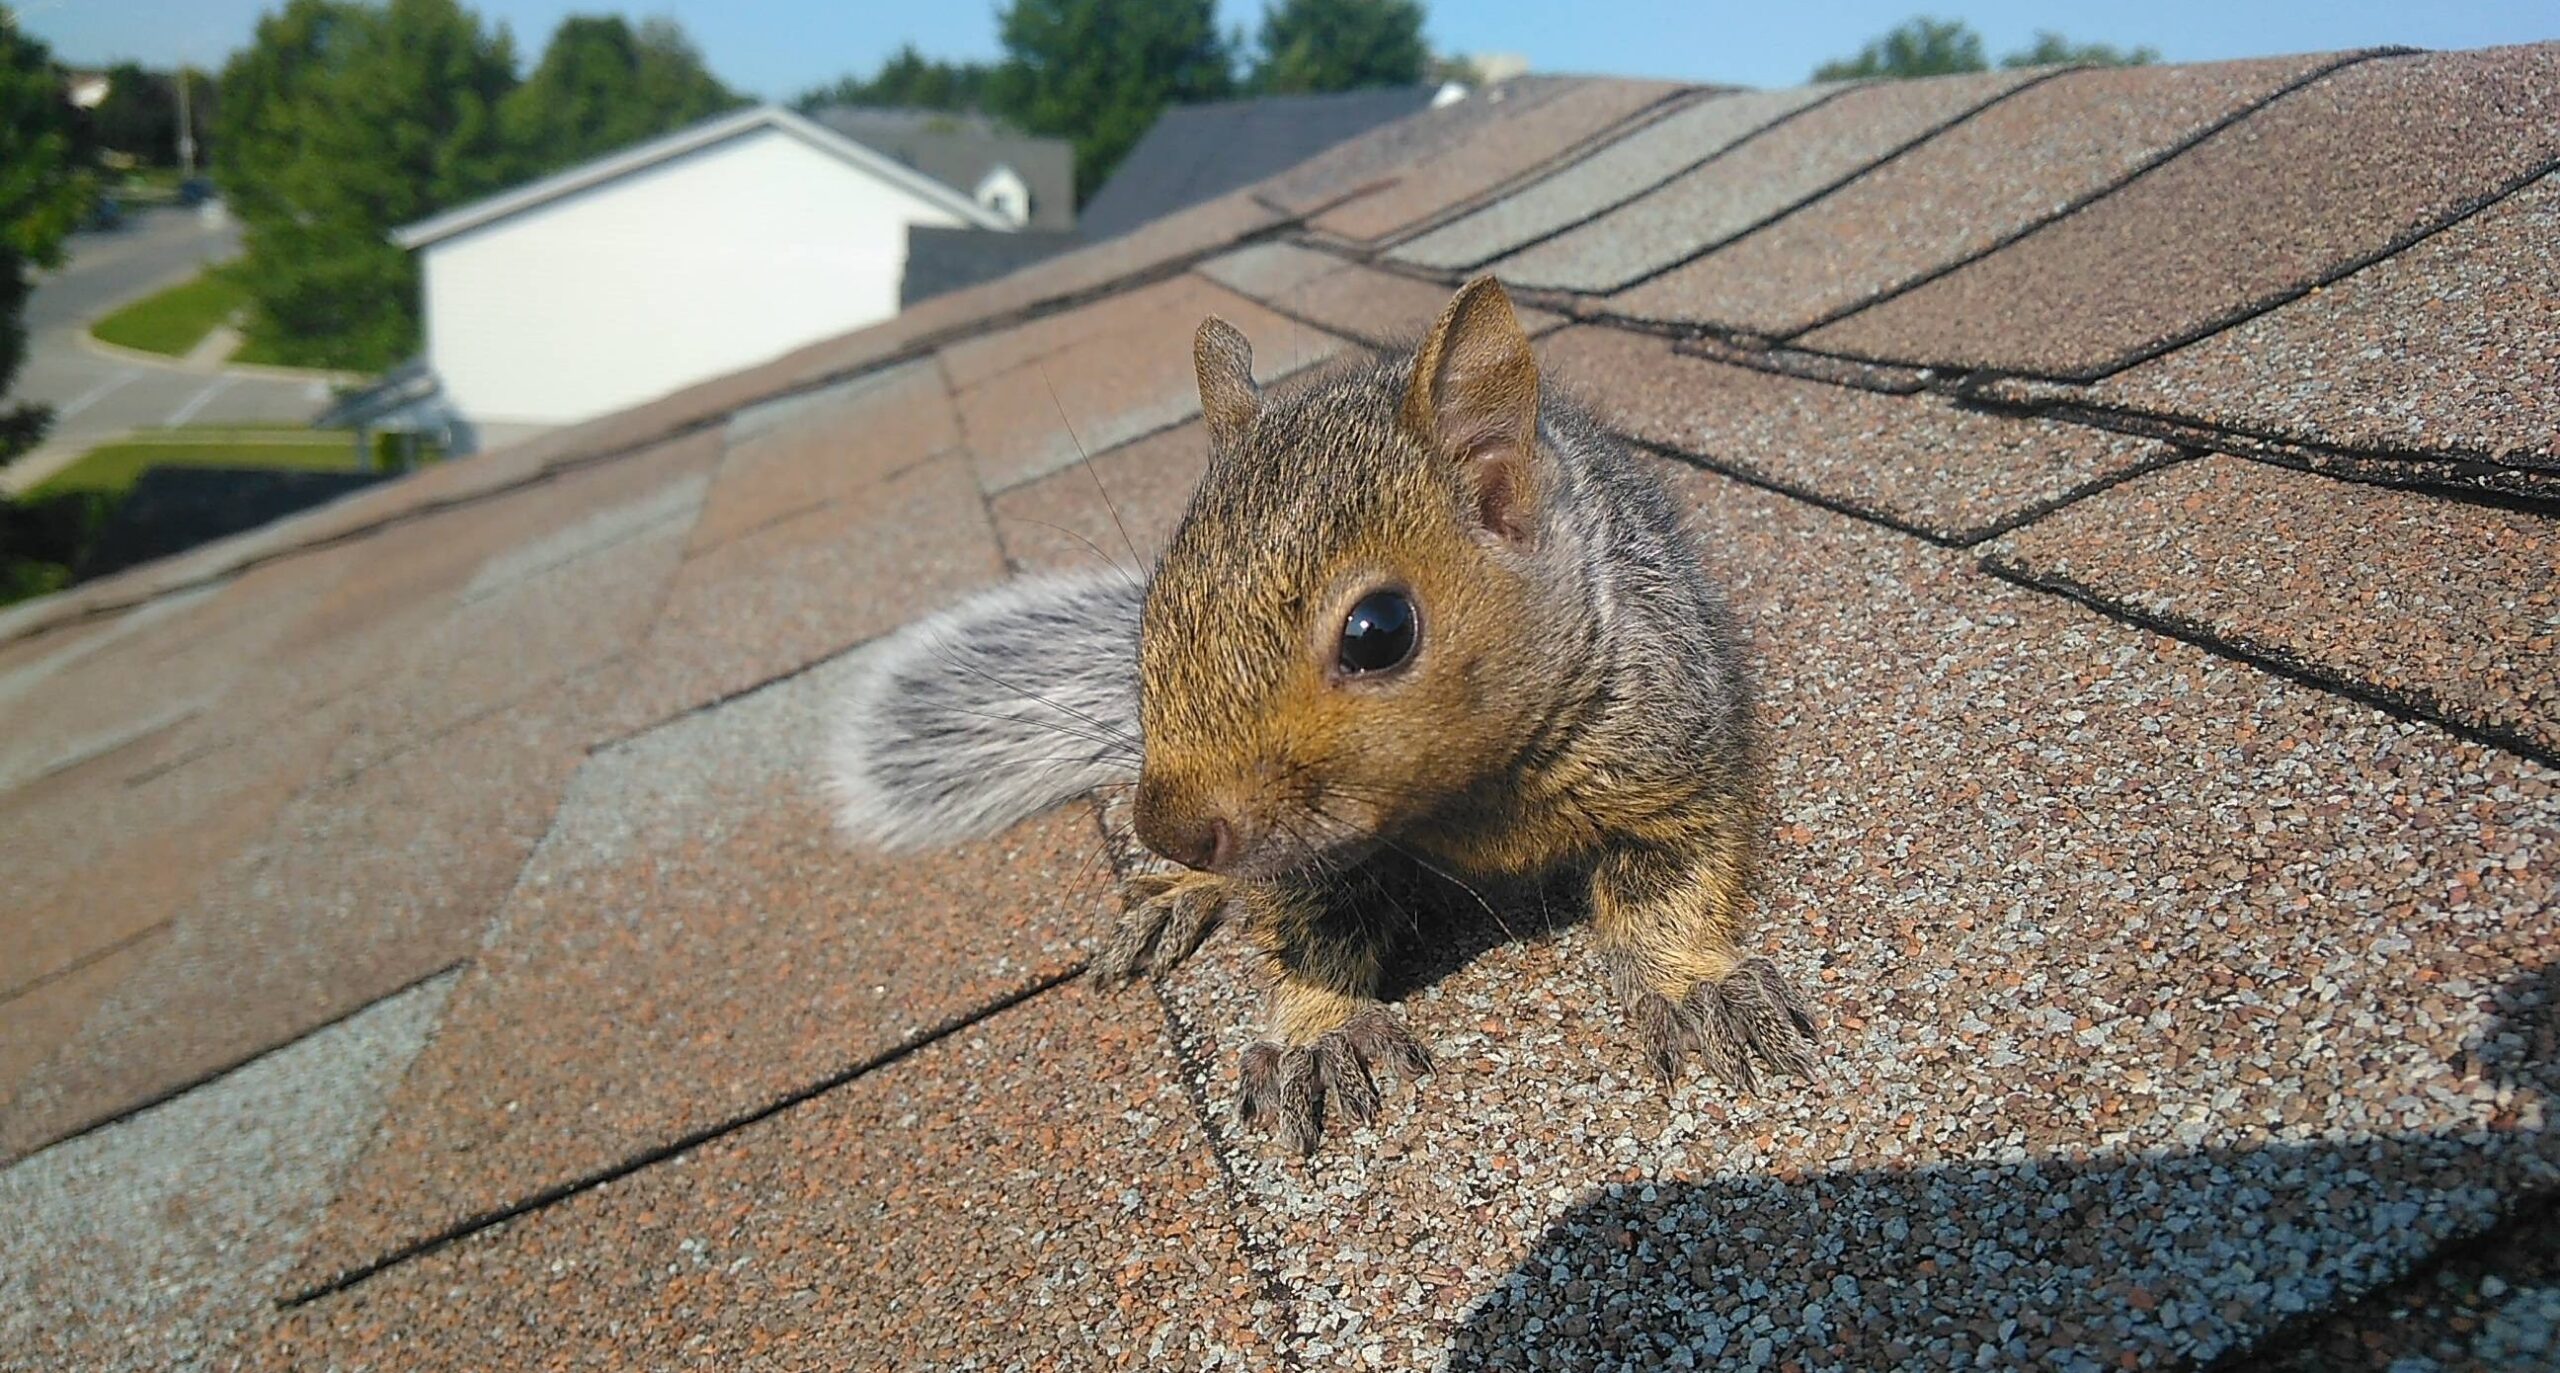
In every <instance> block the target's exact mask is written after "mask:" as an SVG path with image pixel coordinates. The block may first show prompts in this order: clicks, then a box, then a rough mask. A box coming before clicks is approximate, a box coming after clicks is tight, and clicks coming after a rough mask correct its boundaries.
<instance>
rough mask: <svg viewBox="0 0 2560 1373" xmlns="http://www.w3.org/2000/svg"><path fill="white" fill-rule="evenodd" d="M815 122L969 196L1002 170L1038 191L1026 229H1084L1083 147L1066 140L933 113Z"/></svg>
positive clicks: (861, 114)
mask: <svg viewBox="0 0 2560 1373" xmlns="http://www.w3.org/2000/svg"><path fill="white" fill-rule="evenodd" d="M809 118H811V119H813V120H815V121H817V122H818V123H820V124H823V125H825V126H826V127H827V128H830V129H833V130H834V131H836V132H837V133H840V134H842V135H844V136H845V137H847V138H850V139H852V140H853V141H854V142H856V143H860V144H862V145H863V146H864V147H867V148H870V149H872V150H873V151H875V152H879V153H883V154H886V155H887V156H889V157H891V158H893V159H895V160H896V161H897V162H899V163H900V164H901V165H904V166H907V167H910V168H913V169H914V170H916V171H919V172H922V173H924V174H925V175H926V176H929V177H932V178H933V179H934V180H936V181H939V182H941V183H943V184H944V185H946V186H951V187H954V188H956V189H957V190H958V191H959V192H960V193H961V194H962V195H975V194H976V193H977V188H978V182H979V181H980V180H981V179H982V178H984V177H985V176H986V174H987V173H989V172H991V171H993V170H995V169H996V168H997V167H999V166H1006V167H1011V168H1013V171H1014V174H1015V175H1016V176H1019V177H1021V178H1022V181H1023V184H1024V185H1026V186H1028V187H1030V188H1031V222H1030V223H1028V224H1025V225H1024V226H1023V227H1024V228H1026V229H1072V228H1074V227H1075V223H1076V155H1075V146H1074V145H1073V144H1071V143H1068V142H1067V141H1066V140H1065V139H1062V138H1033V137H1030V136H1028V135H1025V134H1017V133H1009V132H1005V131H1002V130H1001V128H1000V127H999V126H997V125H995V124H993V123H992V122H990V121H989V120H987V119H986V118H984V117H983V116H973V115H956V114H943V113H940V112H938V111H929V110H874V109H865V108H861V107H857V106H852V105H833V106H829V107H827V108H825V109H820V110H812V111H810V112H809Z"/></svg>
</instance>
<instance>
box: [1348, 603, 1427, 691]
mask: <svg viewBox="0 0 2560 1373" xmlns="http://www.w3.org/2000/svg"><path fill="white" fill-rule="evenodd" d="M1413 631H1414V616H1413V601H1412V599H1411V598H1409V597H1407V596H1406V595H1405V594H1404V593H1403V592H1401V591H1372V592H1370V593H1369V594H1368V595H1366V596H1363V597H1361V598H1360V603H1359V604H1358V605H1355V606H1353V607H1351V613H1350V614H1349V615H1348V616H1346V617H1344V619H1343V621H1342V670H1343V672H1345V673H1346V674H1349V675H1352V676H1358V675H1360V674H1361V673H1364V672H1384V671H1386V670H1387V669H1388V668H1391V667H1395V666H1397V665H1398V664H1401V663H1402V662H1404V660H1405V659H1407V658H1410V657H1412V656H1413V638H1414V634H1413Z"/></svg>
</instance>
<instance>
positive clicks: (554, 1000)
mask: <svg viewBox="0 0 2560 1373" xmlns="http://www.w3.org/2000/svg"><path fill="white" fill-rule="evenodd" d="M860 668H861V664H860V660H859V655H856V656H855V657H851V658H847V659H844V660H839V661H837V662H835V663H831V664H828V665H827V666H824V667H822V668H819V669H818V670H816V671H813V672H810V673H807V674H804V675H802V676H800V677H797V678H794V679H792V680H791V681H788V682H785V683H782V684H780V685H777V686H775V687H772V688H770V689H767V690H765V691H761V692H757V693H754V694H751V695H748V696H745V697H741V698H739V699H738V700H735V701H732V702H729V703H727V704H724V705H722V706H720V707H718V708H716V709H714V710H710V711H706V712H703V713H701V714H698V715H693V716H688V717H686V718H684V719H681V720H678V721H675V722H672V723H670V724H669V725H667V726H665V727H664V728H661V729H658V730H654V731H651V732H650V733H648V734H645V735H642V736H640V737H639V738H636V739H634V740H631V741H629V742H627V743H625V744H622V745H619V746H617V747H615V748H613V749H612V750H610V751H607V752H604V753H600V754H598V755H597V756H596V758H595V759H594V761H593V762H592V763H590V764H589V765H588V767H587V768H586V769H585V770H584V771H583V772H582V773H581V774H580V775H579V777H578V780H577V782H576V784H575V785H574V787H573V788H572V789H571V791H570V794H569V796H568V798H567V799H566V800H565V801H564V803H563V804H562V806H561V811H560V817H559V822H558V824H557V825H556V826H555V827H554V828H553V830H552V833H551V835H550V837H549V838H548V839H547V840H546V841H545V842H544V844H543V846H542V849H541V851H540V852H539V853H538V854H536V855H535V856H534V858H533V860H532V861H531V862H530V863H529V864H528V865H527V866H526V869H525V873H524V880H523V881H522V883H521V884H519V885H518V887H517V889H516V891H515V893H514V895H513V896H512V897H511V898H510V899H509V901H508V902H507V904H506V907H505V909H504V910H503V912H502V913H501V914H500V915H499V917H498V920H497V922H496V924H495V925H494V926H493V927H492V928H491V931H490V934H489V937H488V940H487V943H486V945H485V946H484V947H483V948H482V949H481V950H480V953H479V955H478V957H477V958H476V959H475V960H474V966H473V969H472V971H471V973H470V975H469V976H468V977H467V978H466V979H465V982H464V984H463V986H462V987H461V989H460V990H459V991H458V992H457V993H456V995H455V998H454V1003H453V1007H452V1009H451V1011H450V1012H449V1013H448V1015H447V1016H446V1020H445V1026H444V1028H443V1030H442V1031H441V1032H440V1033H439V1034H438V1036H437V1041H436V1044H435V1047H434V1048H433V1050H432V1051H430V1052H429V1054H428V1055H427V1056H426V1057H425V1058H424V1059H423V1060H422V1061H421V1062H420V1064H419V1066H418V1067H417V1068H416V1069H415V1070H414V1071H413V1072H412V1073H411V1074H410V1077H409V1080H408V1081H407V1082H406V1083H404V1084H403V1085H402V1087H401V1090H400V1092H399V1094H398V1095H397V1096H396V1098H395V1099H394V1101H393V1103H392V1106H391V1110H390V1117H389V1123H388V1124H387V1125H386V1126H385V1128H384V1132H383V1135H382V1139H381V1142H380V1143H379V1145H378V1146H377V1147H376V1148H375V1149H374V1150H373V1151H372V1152H371V1153H370V1154H369V1155H368V1156H367V1158H366V1160H365V1163H364V1166H363V1168H362V1169H361V1170H360V1175H359V1177H358V1179H357V1181H356V1182H355V1183H354V1185H353V1186H351V1187H350V1189H349V1192H348V1198H347V1200H346V1201H345V1202H344V1203H342V1204H341V1205H340V1206H339V1207H337V1208H336V1209H335V1210H334V1211H333V1212H332V1214H331V1219H330V1222H329V1224H328V1225H327V1226H326V1227H325V1231H324V1233H323V1234H322V1235H321V1236H320V1237H318V1238H316V1239H315V1240H314V1241H313V1245H312V1247H311V1249H310V1251H309V1253H310V1257H309V1258H308V1260H307V1262H306V1263H305V1265H304V1273H303V1278H304V1279H305V1280H307V1283H308V1284H317V1283H319V1282H324V1281H326V1280H328V1279H329V1278H331V1277H333V1276H335V1275H336V1273H338V1272H339V1271H341V1270H344V1269H349V1268H353V1267H356V1266H358V1265H361V1264H363V1263H365V1262H367V1261H369V1260H373V1259H376V1258H379V1257H382V1256H383V1255H385V1254H387V1253H389V1252H391V1251H393V1250H394V1249H397V1248H398V1247H400V1246H401V1245H403V1244H406V1243H410V1242H414V1241H418V1240H423V1239H426V1238H429V1237H431V1236H433V1235H435V1234H437V1233H439V1232H441V1231H442V1230H444V1229H445V1228H447V1227H449V1226H451V1225H453V1224H456V1223H458V1222H461V1221H464V1220H467V1219H469V1218H470V1217H473V1216H476V1215H481V1214H485V1213H488V1212H491V1211H495V1210H498V1209H501V1208H503V1207H505V1206H507V1205H509V1204H511V1203H513V1202H516V1201H519V1200H522V1199H523V1198H525V1197H527V1196H530V1195H533V1194H535V1193H538V1192H541V1191H543V1190H545V1189H547V1188H550V1187H553V1186H556V1185H559V1184H563V1183H566V1182H570V1181H574V1180H576V1179H578V1178H580V1177H583V1176H588V1175H591V1174H594V1173H597V1172H600V1171H603V1170H605V1169H607V1168H610V1167H612V1166H613V1165H615V1164H617V1163H620V1162H621V1161H622V1160H624V1159H626V1158H630V1157H632V1156H635V1155H638V1154H641V1153H644V1152H646V1151H647V1150H649V1149H651V1148H654V1147H657V1146H661V1145H665V1144H668V1143H671V1142H673V1141H675V1140H678V1139H680V1138H683V1137H685V1136H687V1135H689V1134H691V1133H694V1132H697V1131H699V1130H701V1129H704V1128H706V1127H708V1126H712V1125H716V1124H718V1123H720V1122H722V1121H725V1120H729V1119H733V1118H736V1117H739V1116H743V1115H745V1114H747V1113H750V1112H752V1111H755V1110H758V1109H761V1108H763V1107H766V1106H769V1105H771V1104H773V1103H774V1102H776V1101H779V1100H781V1099H782V1098H784V1097H786V1096H788V1095H790V1094H791V1093H793V1092H795V1091H799V1090H802V1089H806V1088H808V1087H811V1086H813V1085H815V1084H817V1083H819V1082H822V1081H824V1080H826V1079H828V1078H829V1077H830V1076H833V1075H836V1074H840V1073H843V1072H846V1071H848V1070H850V1069H852V1068H854V1067H855V1066H857V1065H859V1064H861V1063H863V1062H865V1061H866V1060H869V1059H872V1058H875V1057H877V1056H879V1055H881V1054H883V1053H885V1052H887V1051H889V1050H891V1049H893V1048H895V1047H897V1046H898V1045H900V1044H902V1043H906V1042H908V1041H909V1040H911V1039H913V1038H914V1037H915V1036H916V1035H918V1034H920V1033H923V1032H925V1031H929V1030H931V1029H933V1028H934V1027H935V1026H937V1025H940V1024H942V1023H943V1022H945V1021H947V1020H951V1019H953V1018H955V1017H959V1016H961V1015H963V1014H964V1013H966V1012H968V1011H970V1010H972V1009H974V1008H976V1007H979V1006H983V1005H985V1004H987V1003H989V1002H990V1001H993V1000H995V999H998V998H1001V997H1004V996H1006V995H1009V994H1012V993H1016V992H1019V991H1020V990H1022V989H1023V988H1025V987H1027V986H1030V985H1033V984H1036V983H1039V982H1041V981H1043V980H1046V979H1050V978H1054V977H1056V976H1058V975H1060V974H1061V973H1063V972H1065V971H1067V970H1069V969H1071V968H1072V967H1073V965H1074V963H1075V961H1076V959H1077V958H1078V957H1079V952H1080V950H1079V942H1078V941H1079V940H1080V938H1081V937H1082V936H1083V934H1084V933H1085V930H1086V928H1087V926H1088V925H1089V924H1090V923H1091V922H1092V921H1094V920H1095V919H1096V918H1097V917H1098V913H1099V911H1100V910H1101V909H1102V907H1101V902H1102V900H1103V897H1104V888H1103V880H1102V879H1103V878H1104V877H1105V876H1106V875H1107V874H1106V871H1105V870H1104V869H1103V868H1102V867H1101V866H1100V864H1099V859H1098V853H1099V849H1098V842H1099V841H1098V832H1097V831H1096V829H1095V827H1094V822H1093V818H1092V815H1091V813H1090V812H1089V811H1084V810H1081V809H1073V808H1071V809H1068V810H1065V811H1062V812H1060V813H1058V814H1057V815H1056V816H1054V817H1051V818H1049V819H1046V820H1043V821H1039V822H1035V823H1033V824H1030V825H1027V826H1024V827H1022V828H1019V829H1017V830H1015V831H1013V832H1011V833H1009V834H1007V835H1004V836H1001V837H999V838H997V839H995V840H992V841H989V842H986V843H982V844H974V845H969V846H965V847H961V848H958V849H954V850H951V851H949V852H947V853H935V854H932V855H928V856H926V857H923V858H920V859H881V858H879V857H877V856H873V855H867V854H864V853H862V852H859V851H857V850H855V849H854V848H853V847H852V846H850V845H848V844H847V843H845V842H844V841H843V840H841V839H840V838H838V837H837V835H836V834H835V832H834V830H833V827H832V824H831V822H830V819H829V812H828V808H827V804H826V801H825V798H824V797H823V796H822V795H821V794H820V792H819V781H820V777H821V774H820V771H819V767H818V763H819V752H818V750H819V746H820V742H821V740H822V738H823V736H824V731H825V728H826V722H827V719H828V712H829V710H830V708H831V706H832V705H833V703H834V701H835V699H836V698H837V696H838V695H839V694H840V693H841V692H842V691H843V690H844V688H845V684H846V682H847V681H848V680H849V679H850V678H851V677H852V676H853V675H855V674H857V673H858V672H859V671H860Z"/></svg>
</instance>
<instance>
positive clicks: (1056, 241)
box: [898, 224, 1084, 310]
mask: <svg viewBox="0 0 2560 1373" xmlns="http://www.w3.org/2000/svg"><path fill="white" fill-rule="evenodd" d="M1082 242H1084V235H1082V234H1079V233H1077V232H1075V231H1074V230H1072V229H1061V230H1055V231H1051V230H1045V229H1019V230H1016V231H1014V232H1013V233H1009V234H991V233H988V232H986V231H985V230H983V229H954V228H948V227H945V226H943V225H939V224H910V225H908V226H907V267H906V272H905V274H904V275H902V276H901V277H900V278H899V280H898V308H900V309H902V310H903V309H905V308H906V307H908V306H910V305H913V304H915V303H916V302H917V301H920V300H927V299H930V298H932V297H934V296H938V295H941V294H942V293H944V292H946V291H957V290H959V289H960V288H961V287H963V286H975V285H977V284H978V283H979V282H982V281H993V280H995V279H996V278H997V277H1000V276H1003V275H1004V274H1006V273H1007V272H1016V271H1020V270H1021V269H1023V268H1025V267H1028V266H1030V265H1031V264H1032V263H1035V262H1038V261H1040V260H1041V259H1043V258H1049V257H1055V256H1056V255H1058V254H1059V253H1063V252H1065V251H1067V250H1068V249H1070V248H1073V247H1075V246H1076V245H1078V244H1080V243H1082Z"/></svg>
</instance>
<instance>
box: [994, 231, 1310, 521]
mask: <svg viewBox="0 0 2560 1373" xmlns="http://www.w3.org/2000/svg"><path fill="white" fill-rule="evenodd" d="M1208 314H1216V315H1218V316H1220V317H1222V318H1224V319H1225V320H1226V321H1227V322H1228V323H1230V324H1233V325H1235V326H1236V327H1237V328H1238V329H1241V330H1243V331H1244V335H1245V337H1246V338H1247V339H1248V340H1250V341H1251V342H1252V344H1253V361H1254V368H1253V370H1254V375H1255V376H1256V377H1257V378H1259V379H1260V380H1262V381H1263V382H1265V383H1268V382H1271V381H1274V380H1277V379H1278V378H1280V377H1283V376H1286V375H1288V374H1289V373H1291V372H1295V371H1297V370H1299V369H1300V368H1302V367H1305V366H1307V365H1309V364H1311V363H1316V362H1321V361H1323V360H1325V359H1326V358H1329V357H1331V356H1333V354H1334V353H1335V352H1337V351H1339V349H1340V348H1341V346H1342V343H1341V340H1339V339H1336V338H1333V337H1332V336H1330V335H1326V334H1321V333H1318V332H1316V331H1315V330H1313V329H1309V328H1307V327H1306V326H1304V325H1301V324H1298V323H1296V322H1294V321H1292V320H1288V319H1284V318H1282V317H1281V316H1279V315H1275V314H1273V313H1272V312H1270V311H1269V310H1266V309H1264V308H1262V307H1261V306H1259V305H1256V304H1254V303H1253V302H1252V301H1249V300H1246V299H1245V298H1244V297H1242V296H1239V295H1236V294H1234V293H1233V292H1231V291H1226V290H1223V289H1221V288H1219V287H1216V286H1213V285H1211V284H1209V283H1207V282H1204V281H1201V280H1199V279H1197V278H1192V279H1189V280H1187V281H1184V282H1179V283H1172V282H1169V283H1166V284H1164V285H1161V286H1157V287H1152V288H1149V289H1148V290H1147V291H1143V292H1130V293H1126V294H1122V295H1117V296H1113V297H1110V298H1109V299H1107V300H1103V301H1100V302H1097V303H1095V304H1092V305H1088V306H1084V307H1082V308H1081V309H1080V310H1079V311H1077V318H1075V319H1074V320H1072V321H1068V320H1066V319H1063V318H1062V319H1059V320H1055V321H1044V322H1043V325H1035V326H1033V327H1034V328H1039V329H1042V333H1043V338H1044V339H1054V340H1059V341H1060V342H1059V343H1058V346H1057V347H1056V349H1055V350H1046V349H1044V350H1042V351H1044V352H1045V356H1036V357H1033V358H1031V359H1029V360H1027V361H1021V362H1020V363H1019V365H1016V366H1013V367H1012V368H1011V370H1009V371H1004V372H999V373H997V374H995V375H993V376H991V377H988V378H987V379H986V380H984V381H980V382H978V383H977V384H975V385H973V386H969V387H967V388H966V389H964V390H962V391H961V392H960V396H959V404H960V432H961V436H962V438H963V439H964V441H965V442H966V443H967V445H968V447H969V450H970V457H971V459H972V461H973V462H974V463H975V465H976V467H977V472H978V482H979V485H980V486H981V487H982V488H984V489H985V490H986V491H987V492H989V493H990V494H992V493H995V492H999V491H1003V490H1005V489H1007V488H1009V487H1014V486H1019V485H1021V484H1022V483H1024V482H1027V481H1031V480H1034V479H1036V478H1039V477H1042V476H1046V475H1047V474H1049V473H1051V472H1055V471H1058V470H1059V469H1061V468H1063V467H1066V466H1067V465H1068V464H1070V463H1073V462H1075V461H1077V460H1078V459H1080V458H1082V457H1083V456H1084V455H1086V454H1088V453H1099V452H1101V451H1102V450H1103V449H1106V448H1109V447H1112V446H1114V445H1116V444H1120V443H1125V442H1127V441H1128V440H1130V439H1134V438H1138V437H1140V436H1142V435H1145V434H1148V433H1151V432H1153V431H1155V430H1157V429H1161V428H1164V427H1166V426H1168V425H1172V424H1178V423H1180V422H1182V421H1183V420H1186V419H1189V418H1191V417H1192V416H1193V415H1195V414H1197V413H1199V410H1200V391H1199V383H1198V380H1197V378H1196V376H1195V374H1194V373H1193V371H1192V365H1191V335H1192V331H1193V330H1195V329H1197V328H1198V327H1199V324H1200V320H1201V318H1202V317H1203V316H1204V315H1208ZM1068 341H1071V345H1070V343H1069V342H1068ZM1018 356H1019V355H1018V354H1016V353H1012V352H1008V353H1007V354H1006V355H1005V360H1006V361H1008V362H1010V361H1013V360H1014V359H1015V358H1016V357H1018Z"/></svg>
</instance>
